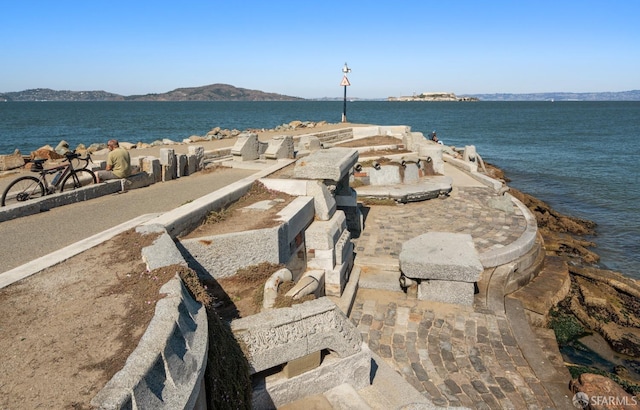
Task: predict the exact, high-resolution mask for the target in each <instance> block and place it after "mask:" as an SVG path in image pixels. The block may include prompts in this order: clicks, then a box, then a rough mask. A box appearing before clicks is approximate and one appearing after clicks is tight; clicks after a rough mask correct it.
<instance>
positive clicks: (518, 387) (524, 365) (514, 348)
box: [350, 289, 554, 409]
mask: <svg viewBox="0 0 640 410" xmlns="http://www.w3.org/2000/svg"><path fill="white" fill-rule="evenodd" d="M350 318H351V320H352V321H353V323H354V324H355V325H356V326H357V328H358V329H359V330H360V333H361V335H362V337H363V340H364V341H365V342H366V343H367V344H368V345H369V348H370V349H371V350H372V351H373V352H375V353H377V354H378V355H379V356H380V357H381V358H383V360H385V361H386V362H387V363H388V364H389V365H391V366H392V367H394V368H396V370H397V371H398V372H399V373H400V374H402V375H403V377H404V378H405V380H407V381H408V382H409V383H410V384H411V385H412V386H413V387H415V388H416V389H417V390H418V391H419V392H421V393H422V394H424V395H425V396H426V397H427V398H429V400H431V401H432V402H433V404H435V405H438V406H443V407H448V406H465V407H468V408H472V409H546V408H553V407H554V405H553V402H552V401H551V399H550V398H549V396H548V394H547V392H546V391H545V389H544V387H543V385H542V384H541V383H540V381H538V379H537V378H536V377H535V375H534V373H533V371H532V370H531V368H530V366H529V364H528V362H527V361H526V360H525V358H524V357H523V355H522V353H521V351H520V348H519V347H518V345H517V343H516V341H515V339H514V337H513V335H512V332H511V329H510V327H509V324H508V322H507V320H506V319H505V318H504V317H499V316H496V315H494V314H492V313H483V312H479V311H476V310H474V308H472V307H463V306H454V305H448V304H440V303H435V302H427V301H418V300H416V299H415V298H414V297H411V296H409V297H407V296H406V295H405V294H404V293H401V292H391V291H383V290H375V289H360V290H359V291H358V295H357V297H356V301H355V303H354V306H353V308H352V311H351V315H350Z"/></svg>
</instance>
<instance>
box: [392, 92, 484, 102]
mask: <svg viewBox="0 0 640 410" xmlns="http://www.w3.org/2000/svg"><path fill="white" fill-rule="evenodd" d="M387 101H479V99H478V98H476V97H457V96H456V95H455V94H454V93H445V92H428V93H422V94H417V95H412V96H404V97H389V98H387Z"/></svg>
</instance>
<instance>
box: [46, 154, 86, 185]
mask: <svg viewBox="0 0 640 410" xmlns="http://www.w3.org/2000/svg"><path fill="white" fill-rule="evenodd" d="M65 157H66V159H65V161H67V163H66V164H64V165H58V166H56V167H53V168H48V169H43V170H41V171H39V174H40V178H39V179H40V182H42V184H43V185H44V187H45V190H46V193H45V195H49V194H52V193H53V192H55V191H56V190H57V189H58V188H59V187H60V185H61V184H62V181H64V180H65V179H66V177H67V175H69V174H71V173H72V172H73V171H75V170H78V169H86V168H87V166H88V165H89V162H91V155H90V154H88V153H87V156H86V157H84V158H82V157H80V155H78V154H75V153H72V154H66V155H65ZM74 159H78V160H80V161H84V162H85V164H84V166H82V167H79V168H74V166H73V162H72V161H73V160H74ZM43 162H44V161H43ZM59 171H62V174H60V177H59V178H58V179H57V181H56V182H55V183H49V181H47V178H46V176H47V175H54V174H57V173H58V172H59ZM52 182H53V181H52ZM52 188H53V189H52Z"/></svg>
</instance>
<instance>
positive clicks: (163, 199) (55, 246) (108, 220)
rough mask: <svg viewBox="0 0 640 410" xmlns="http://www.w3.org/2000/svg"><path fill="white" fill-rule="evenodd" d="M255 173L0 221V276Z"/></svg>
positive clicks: (160, 186) (205, 177)
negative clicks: (127, 222) (121, 225)
mask: <svg viewBox="0 0 640 410" xmlns="http://www.w3.org/2000/svg"><path fill="white" fill-rule="evenodd" d="M255 172H256V171H255V170H243V169H235V168H229V169H224V170H218V171H215V172H209V173H203V172H198V173H196V174H194V175H191V176H188V177H184V178H178V179H176V180H173V181H167V182H161V183H156V184H153V185H151V186H148V187H145V188H140V189H134V190H131V191H127V192H124V193H119V194H113V195H106V196H103V197H100V198H96V199H92V200H90V201H84V202H78V203H75V204H71V205H65V206H61V207H58V208H54V209H51V210H50V211H47V212H42V213H40V214H37V215H31V216H26V217H22V218H17V219H13V220H10V221H4V222H0V273H2V272H6V271H8V270H10V269H13V268H15V267H18V266H20V265H23V264H25V263H27V262H30V261H32V260H34V259H36V258H39V257H42V256H45V255H47V254H49V253H51V252H54V251H57V250H59V249H61V248H64V247H65V246H68V245H71V244H73V243H76V242H78V241H81V240H83V239H85V238H88V237H90V236H93V235H95V234H97V233H100V232H102V231H104V230H107V229H109V228H112V227H113V226H116V225H119V224H121V223H123V222H126V221H129V220H131V219H133V218H136V217H138V216H141V215H144V214H150V213H162V212H166V211H170V210H172V209H175V208H177V207H179V206H180V205H183V204H185V203H187V202H190V201H193V200H195V199H197V198H200V197H202V196H204V195H207V194H209V193H211V192H213V191H216V190H218V189H220V188H222V187H224V186H226V185H229V184H231V183H233V182H235V181H238V180H240V179H242V178H245V177H247V176H249V175H252V174H253V173H255Z"/></svg>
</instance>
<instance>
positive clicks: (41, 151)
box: [30, 145, 64, 159]
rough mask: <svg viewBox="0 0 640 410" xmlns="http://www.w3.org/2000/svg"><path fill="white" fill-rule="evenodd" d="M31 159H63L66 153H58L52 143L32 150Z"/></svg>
mask: <svg viewBox="0 0 640 410" xmlns="http://www.w3.org/2000/svg"><path fill="white" fill-rule="evenodd" d="M30 158H31V159H61V158H64V155H60V154H58V153H57V152H56V151H55V150H54V149H53V148H51V146H50V145H45V146H44V147H42V148H38V149H37V150H35V151H32V152H31V155H30Z"/></svg>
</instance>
